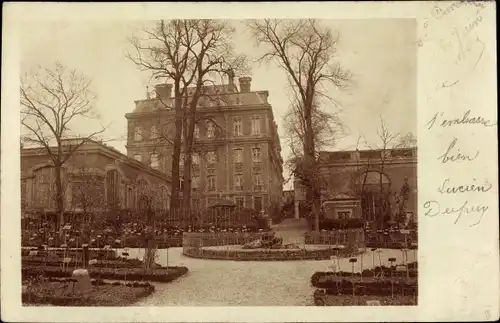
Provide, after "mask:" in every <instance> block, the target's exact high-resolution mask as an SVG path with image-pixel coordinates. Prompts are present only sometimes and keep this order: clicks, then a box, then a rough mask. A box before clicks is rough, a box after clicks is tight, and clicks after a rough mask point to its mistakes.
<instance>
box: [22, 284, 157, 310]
mask: <svg viewBox="0 0 500 323" xmlns="http://www.w3.org/2000/svg"><path fill="white" fill-rule="evenodd" d="M92 283H93V288H92V290H90V291H88V292H86V293H84V294H83V295H74V294H73V293H72V292H69V291H68V288H67V287H68V286H70V284H71V283H70V282H68V281H55V280H52V281H40V282H35V283H34V284H30V285H29V286H28V288H27V290H26V291H23V293H22V302H23V304H24V305H30V304H50V305H55V306H124V305H131V304H133V303H135V302H136V301H137V300H139V299H140V298H143V297H146V296H149V295H151V294H152V293H153V292H154V290H155V288H154V286H153V285H151V284H148V283H138V282H135V283H128V284H120V283H98V282H97V281H95V280H94V281H93V282H92Z"/></svg>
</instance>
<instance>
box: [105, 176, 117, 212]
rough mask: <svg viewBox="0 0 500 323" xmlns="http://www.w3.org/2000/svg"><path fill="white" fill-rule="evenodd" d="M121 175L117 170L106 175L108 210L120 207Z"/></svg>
mask: <svg viewBox="0 0 500 323" xmlns="http://www.w3.org/2000/svg"><path fill="white" fill-rule="evenodd" d="M118 183H119V173H118V171H117V170H115V169H112V170H109V171H108V172H107V173H106V191H107V192H106V202H107V205H108V208H115V207H117V206H118V197H119V190H118Z"/></svg>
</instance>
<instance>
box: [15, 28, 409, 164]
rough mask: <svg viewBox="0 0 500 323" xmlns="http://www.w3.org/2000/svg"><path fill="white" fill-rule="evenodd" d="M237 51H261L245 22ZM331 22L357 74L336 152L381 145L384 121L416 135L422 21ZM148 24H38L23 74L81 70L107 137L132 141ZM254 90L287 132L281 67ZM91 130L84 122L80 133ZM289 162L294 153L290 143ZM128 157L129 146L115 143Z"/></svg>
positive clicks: (269, 69)
mask: <svg viewBox="0 0 500 323" xmlns="http://www.w3.org/2000/svg"><path fill="white" fill-rule="evenodd" d="M234 23H235V26H236V27H237V30H238V34H237V36H236V38H235V39H234V41H235V42H236V44H237V48H236V49H237V50H239V51H241V52H244V53H246V54H247V55H249V56H252V55H253V54H256V53H257V52H258V50H257V49H255V47H254V42H253V41H252V39H251V38H250V35H249V34H248V33H247V32H245V29H244V27H243V26H244V24H243V23H242V22H241V21H234ZM323 23H325V24H327V25H328V26H331V28H335V29H337V30H338V31H339V33H340V43H339V53H338V55H339V60H340V62H341V63H342V64H343V66H344V67H345V68H348V69H349V70H350V71H351V72H352V73H353V75H354V81H355V84H354V86H353V88H352V90H351V91H349V92H348V93H335V99H336V100H338V101H339V102H340V103H341V105H342V110H343V112H342V114H341V117H342V120H343V121H344V123H345V124H346V126H347V130H348V135H347V136H346V137H345V138H343V139H341V140H339V141H338V142H337V144H336V146H335V147H332V149H334V150H341V149H354V148H355V146H356V142H357V138H358V136H359V135H364V136H365V137H366V138H367V140H368V141H370V142H371V143H372V144H377V138H376V129H377V128H378V126H379V116H383V118H384V120H385V121H386V123H387V124H388V125H389V126H390V127H391V129H392V130H393V131H395V132H400V133H402V134H405V133H407V132H413V133H414V134H415V135H416V116H417V115H416V113H417V111H416V109H417V108H416V107H417V102H416V91H417V89H416V23H415V20H413V19H390V20H369V19H361V20H328V21H324V22H323ZM138 26H140V23H131V22H130V21H123V22H120V21H114V22H102V21H98V22H97V21H96V22H86V21H73V22H69V21H68V22H58V23H47V22H34V23H33V24H25V25H23V28H22V30H21V40H22V44H21V51H22V58H21V68H22V69H23V70H29V69H30V68H32V67H33V66H36V65H42V66H44V65H48V64H52V63H53V62H55V61H56V60H58V61H60V62H62V63H64V64H66V65H68V66H69V67H71V68H75V69H78V70H80V71H82V72H83V73H85V74H86V75H87V76H88V77H89V78H91V79H92V81H93V82H92V89H93V91H95V92H96V93H97V95H98V100H97V102H96V108H97V110H98V111H99V113H100V115H101V117H102V123H103V124H106V125H109V128H108V129H107V131H106V134H105V136H106V137H107V138H125V135H126V119H125V117H124V115H125V113H127V112H131V111H132V110H133V109H134V100H138V99H143V98H145V96H146V85H148V84H149V85H150V88H151V86H152V85H153V84H152V83H150V81H149V75H148V74H146V73H144V72H140V71H138V69H137V68H136V66H135V65H134V64H132V63H131V62H130V61H129V60H128V59H126V58H125V52H126V50H127V48H129V45H128V43H127V37H129V36H131V35H132V34H133V33H134V32H135V31H136V30H137V28H138ZM251 76H252V79H253V80H252V89H253V90H267V91H269V101H270V103H271V104H272V107H273V110H274V115H275V119H276V121H277V123H278V130H279V132H280V134H282V133H283V129H282V126H281V125H282V117H283V115H284V113H285V112H286V110H287V108H288V104H289V99H288V98H289V96H290V93H289V91H288V87H287V85H286V82H287V81H286V75H285V73H284V72H283V71H282V70H281V69H279V68H278V67H277V66H276V65H274V64H268V65H263V66H258V65H253V66H252V73H251ZM89 126H90V125H88V124H83V123H81V124H79V125H77V126H74V127H73V128H74V129H75V130H78V129H82V130H83V129H86V128H88V127H89ZM281 142H282V148H283V151H282V154H283V158H285V159H286V158H287V157H288V154H289V149H288V148H287V147H286V144H285V140H284V138H282V139H281ZM108 144H109V145H112V146H114V147H115V148H117V149H118V150H120V151H122V152H124V153H125V152H126V150H125V141H124V140H116V141H110V142H108Z"/></svg>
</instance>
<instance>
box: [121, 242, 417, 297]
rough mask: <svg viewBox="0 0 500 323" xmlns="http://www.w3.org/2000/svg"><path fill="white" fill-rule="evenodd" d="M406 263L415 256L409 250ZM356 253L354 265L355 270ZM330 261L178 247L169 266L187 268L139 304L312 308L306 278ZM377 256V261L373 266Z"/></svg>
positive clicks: (345, 263) (345, 266)
mask: <svg viewBox="0 0 500 323" xmlns="http://www.w3.org/2000/svg"><path fill="white" fill-rule="evenodd" d="M128 252H129V254H130V256H131V257H138V258H142V253H143V251H140V250H139V249H129V250H128ZM388 257H396V259H397V262H396V263H402V253H401V251H398V250H384V251H383V252H382V253H381V259H382V263H383V264H384V265H389V263H388V261H387V258H388ZM408 257H409V261H410V262H412V261H414V260H415V254H414V253H413V252H412V251H410V252H409V254H408ZM359 258H360V257H358V262H357V263H356V266H355V271H359V268H360V259H359ZM372 259H373V258H372V252H371V251H368V252H367V254H366V255H365V256H364V258H363V263H364V268H370V267H372V261H373V260H372ZM158 263H160V264H161V265H167V252H166V250H160V251H159V259H158ZM330 263H331V262H330V261H329V260H321V261H314V260H312V261H285V262H271V261H266V262H253V261H252V262H247V261H224V260H205V259H194V258H189V257H185V256H183V255H182V248H172V249H169V250H168V265H169V266H186V267H188V269H189V273H188V274H187V275H185V276H183V277H181V278H179V279H177V280H176V281H174V282H171V283H168V284H155V285H156V291H155V292H154V293H153V294H152V295H151V296H149V297H147V298H145V299H143V300H141V301H140V302H139V303H137V304H136V305H138V306H238V305H240V306H308V305H309V306H311V305H313V298H312V295H313V292H314V287H312V286H311V284H310V278H311V276H312V274H314V273H315V272H316V271H325V270H326V269H327V267H328V266H329V265H330ZM378 264H379V262H378V254H377V258H376V265H378ZM340 266H341V268H342V270H346V271H350V270H351V269H352V265H351V264H350V263H349V259H341V260H340Z"/></svg>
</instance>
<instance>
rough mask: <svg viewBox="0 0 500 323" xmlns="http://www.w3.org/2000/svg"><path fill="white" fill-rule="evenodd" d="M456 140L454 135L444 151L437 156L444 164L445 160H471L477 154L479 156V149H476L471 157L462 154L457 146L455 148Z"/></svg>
mask: <svg viewBox="0 0 500 323" xmlns="http://www.w3.org/2000/svg"><path fill="white" fill-rule="evenodd" d="M457 141H458V138H456V137H455V138H454V139H453V140H452V142H451V143H450V145H449V146H448V148H447V149H446V152H445V153H444V154H442V155H441V156H439V157H438V158H437V159H439V160H441V162H442V163H443V164H446V163H447V162H459V161H473V160H474V159H476V158H477V156H479V150H477V151H476V154H475V155H474V156H473V157H471V156H469V155H465V154H462V153H461V152H460V149H459V148H455V146H456V144H457Z"/></svg>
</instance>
